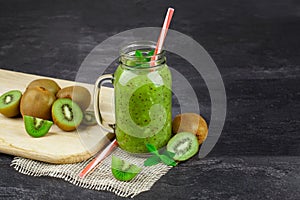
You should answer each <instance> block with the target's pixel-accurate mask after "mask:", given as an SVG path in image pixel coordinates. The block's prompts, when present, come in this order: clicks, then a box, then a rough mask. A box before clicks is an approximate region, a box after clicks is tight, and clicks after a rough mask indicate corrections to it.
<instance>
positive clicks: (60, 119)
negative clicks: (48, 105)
mask: <svg viewBox="0 0 300 200" xmlns="http://www.w3.org/2000/svg"><path fill="white" fill-rule="evenodd" d="M51 113H52V119H53V121H54V123H55V124H56V125H57V126H58V127H59V128H60V129H62V130H64V131H72V130H75V129H76V128H77V127H78V126H79V125H80V123H81V121H82V119H83V113H82V111H81V109H80V107H79V106H78V104H76V103H75V102H73V101H72V100H71V99H68V98H62V99H57V100H56V101H55V102H54V103H53V105H52V110H51Z"/></svg>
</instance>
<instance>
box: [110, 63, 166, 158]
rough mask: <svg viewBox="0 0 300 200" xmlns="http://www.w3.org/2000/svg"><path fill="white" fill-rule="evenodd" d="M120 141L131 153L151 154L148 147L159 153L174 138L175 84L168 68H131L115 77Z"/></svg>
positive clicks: (117, 131) (117, 72)
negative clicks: (173, 92)
mask: <svg viewBox="0 0 300 200" xmlns="http://www.w3.org/2000/svg"><path fill="white" fill-rule="evenodd" d="M114 87H115V105H116V106H115V114H116V129H115V131H116V137H117V141H118V144H119V146H120V147H121V148H122V149H124V150H125V151H128V152H131V153H147V152H148V150H147V148H146V144H147V143H151V144H153V145H154V146H155V147H156V148H157V149H159V148H162V147H164V146H165V145H166V144H167V142H168V141H169V139H170V137H171V131H172V127H171V121H172V113H171V111H172V92H171V87H172V80H171V73H170V70H169V68H168V66H167V65H166V64H165V63H163V64H161V65H159V66H156V67H154V68H149V67H146V68H143V67H136V68H135V67H127V66H124V65H122V64H120V65H119V66H118V68H117V70H116V72H115V74H114Z"/></svg>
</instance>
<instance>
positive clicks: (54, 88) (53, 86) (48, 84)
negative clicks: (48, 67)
mask: <svg viewBox="0 0 300 200" xmlns="http://www.w3.org/2000/svg"><path fill="white" fill-rule="evenodd" d="M34 87H43V88H45V89H46V90H48V91H49V92H52V93H53V94H54V95H56V93H57V92H58V91H59V90H60V89H61V88H60V87H59V85H58V84H57V83H56V82H55V81H53V80H51V79H47V78H41V79H35V80H33V81H31V82H30V83H29V85H28V86H27V89H30V88H34Z"/></svg>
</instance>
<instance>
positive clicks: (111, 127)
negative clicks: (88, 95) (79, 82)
mask: <svg viewBox="0 0 300 200" xmlns="http://www.w3.org/2000/svg"><path fill="white" fill-rule="evenodd" d="M113 79H114V77H113V75H112V74H105V75H102V76H100V77H99V78H98V79H97V81H96V83H95V87H94V114H95V118H96V121H97V123H98V124H99V126H100V127H101V128H103V129H104V130H105V131H108V132H110V133H114V132H115V130H114V126H115V124H108V126H105V125H104V124H103V121H104V120H103V117H102V115H101V110H100V102H99V98H100V95H101V94H100V91H101V87H102V85H103V84H104V83H111V84H113Z"/></svg>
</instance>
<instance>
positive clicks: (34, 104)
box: [20, 87, 56, 120]
mask: <svg viewBox="0 0 300 200" xmlns="http://www.w3.org/2000/svg"><path fill="white" fill-rule="evenodd" d="M55 100H56V97H55V95H54V94H53V93H52V92H49V91H48V90H46V89H45V88H43V87H32V88H29V89H27V90H26V91H25V92H24V94H23V96H22V98H21V103H20V111H21V114H22V116H23V117H24V115H28V116H31V117H37V118H41V119H44V120H48V119H51V106H52V104H53V103H54V101H55Z"/></svg>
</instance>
